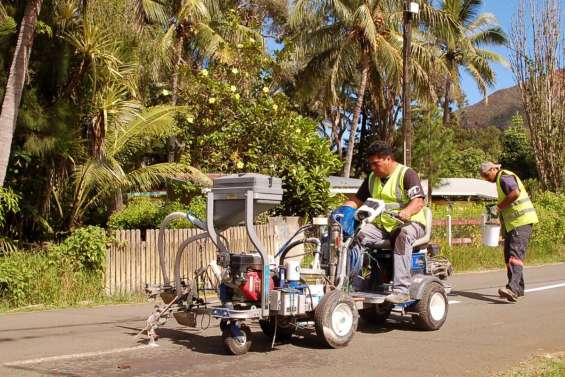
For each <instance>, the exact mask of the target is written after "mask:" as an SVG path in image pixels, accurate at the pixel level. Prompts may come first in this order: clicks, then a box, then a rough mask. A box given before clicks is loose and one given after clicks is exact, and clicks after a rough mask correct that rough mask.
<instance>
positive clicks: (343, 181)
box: [328, 175, 363, 194]
mask: <svg viewBox="0 0 565 377" xmlns="http://www.w3.org/2000/svg"><path fill="white" fill-rule="evenodd" d="M328 180H329V181H330V192H332V193H336V194H355V193H356V192H357V190H358V189H359V187H361V184H362V183H363V180H362V179H357V178H345V177H337V176H335V175H331V176H329V177H328Z"/></svg>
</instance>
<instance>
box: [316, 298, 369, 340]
mask: <svg viewBox="0 0 565 377" xmlns="http://www.w3.org/2000/svg"><path fill="white" fill-rule="evenodd" d="M339 304H346V305H348V306H349V308H350V309H351V313H352V315H353V318H352V325H351V329H350V330H349V331H348V332H347V334H345V335H342V336H340V335H338V334H336V333H335V331H334V329H333V328H332V326H331V322H332V313H333V311H334V309H335V308H336V307H337V306H338V305H339ZM358 323H359V313H358V312H357V308H356V307H355V302H354V301H353V299H352V298H351V297H350V296H349V295H347V294H345V293H344V292H342V291H339V290H335V291H331V292H329V293H327V294H326V295H325V296H324V297H322V299H321V300H320V303H319V304H318V306H316V310H315V311H314V325H315V328H316V334H317V336H318V338H319V339H320V340H321V341H322V343H324V344H325V345H326V346H328V347H331V348H341V347H345V346H347V344H349V342H350V341H351V339H353V336H354V335H355V332H356V331H357V325H358Z"/></svg>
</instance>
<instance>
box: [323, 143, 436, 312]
mask: <svg viewBox="0 0 565 377" xmlns="http://www.w3.org/2000/svg"><path fill="white" fill-rule="evenodd" d="M367 154H368V156H369V157H368V163H369V167H370V169H371V174H370V175H369V176H368V177H367V178H366V179H365V181H363V183H362V184H361V187H360V188H359V190H358V191H357V193H356V194H355V196H354V197H353V198H352V199H351V200H348V201H347V202H345V203H344V204H343V206H341V207H339V208H338V209H337V210H336V212H334V213H341V214H343V215H344V216H346V217H348V216H352V213H353V212H354V209H356V208H359V207H360V206H362V205H363V203H364V202H365V200H367V199H368V198H374V199H381V200H383V201H384V202H385V204H398V206H399V207H400V211H399V212H398V217H399V218H401V219H402V220H403V221H405V222H406V223H405V224H402V223H400V222H399V221H398V220H396V219H395V218H393V217H391V216H390V215H387V214H382V215H381V216H379V217H377V219H376V220H375V222H374V223H373V224H370V225H369V226H366V227H364V228H363V230H362V231H361V232H360V233H359V234H358V236H357V241H356V244H355V246H354V247H357V248H359V249H360V250H361V253H359V254H361V255H363V254H364V253H363V252H364V251H365V250H366V249H367V248H370V247H371V246H372V245H378V244H379V242H380V241H382V240H384V239H390V240H391V244H393V245H394V281H393V290H392V294H390V295H388V296H387V297H386V298H385V300H386V301H387V302H390V303H393V304H400V303H403V302H406V301H408V300H410V292H409V288H410V283H411V281H412V279H411V268H412V248H413V245H414V242H415V241H416V240H417V239H418V238H421V237H423V236H424V234H425V226H426V217H425V216H424V212H423V211H422V208H424V191H423V190H422V185H421V183H420V178H419V177H418V174H416V172H415V171H414V170H412V169H411V168H409V167H407V166H404V165H402V164H399V163H398V162H396V161H395V160H394V157H393V153H392V148H391V147H390V146H389V145H387V144H386V143H384V142H376V143H374V144H373V145H371V146H370V147H369V149H368V151H367ZM361 266H362V263H361ZM355 272H356V273H357V274H358V273H359V272H360V271H355Z"/></svg>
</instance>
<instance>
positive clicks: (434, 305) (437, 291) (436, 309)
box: [414, 282, 449, 331]
mask: <svg viewBox="0 0 565 377" xmlns="http://www.w3.org/2000/svg"><path fill="white" fill-rule="evenodd" d="M448 309H449V304H448V301H447V295H446V294H445V291H444V289H443V287H442V286H441V285H440V284H439V283H436V282H432V283H430V284H428V286H427V287H426V290H425V292H424V294H423V296H422V298H421V299H420V300H418V301H417V302H416V303H415V304H414V311H415V312H416V313H418V314H417V315H415V316H414V322H415V323H416V326H417V327H418V328H419V329H421V330H425V331H433V330H439V329H440V328H441V326H443V324H444V322H445V320H446V319H447V312H448Z"/></svg>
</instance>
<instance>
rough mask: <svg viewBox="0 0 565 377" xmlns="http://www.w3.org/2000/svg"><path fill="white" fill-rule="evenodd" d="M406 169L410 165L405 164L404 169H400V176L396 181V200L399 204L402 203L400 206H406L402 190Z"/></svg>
mask: <svg viewBox="0 0 565 377" xmlns="http://www.w3.org/2000/svg"><path fill="white" fill-rule="evenodd" d="M406 170H408V167H407V166H403V167H402V170H401V171H400V176H399V177H398V180H397V181H396V187H395V188H394V189H395V192H396V201H397V202H398V204H400V207H404V205H403V204H404V203H403V201H402V191H403V188H404V174H405V173H406Z"/></svg>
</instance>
